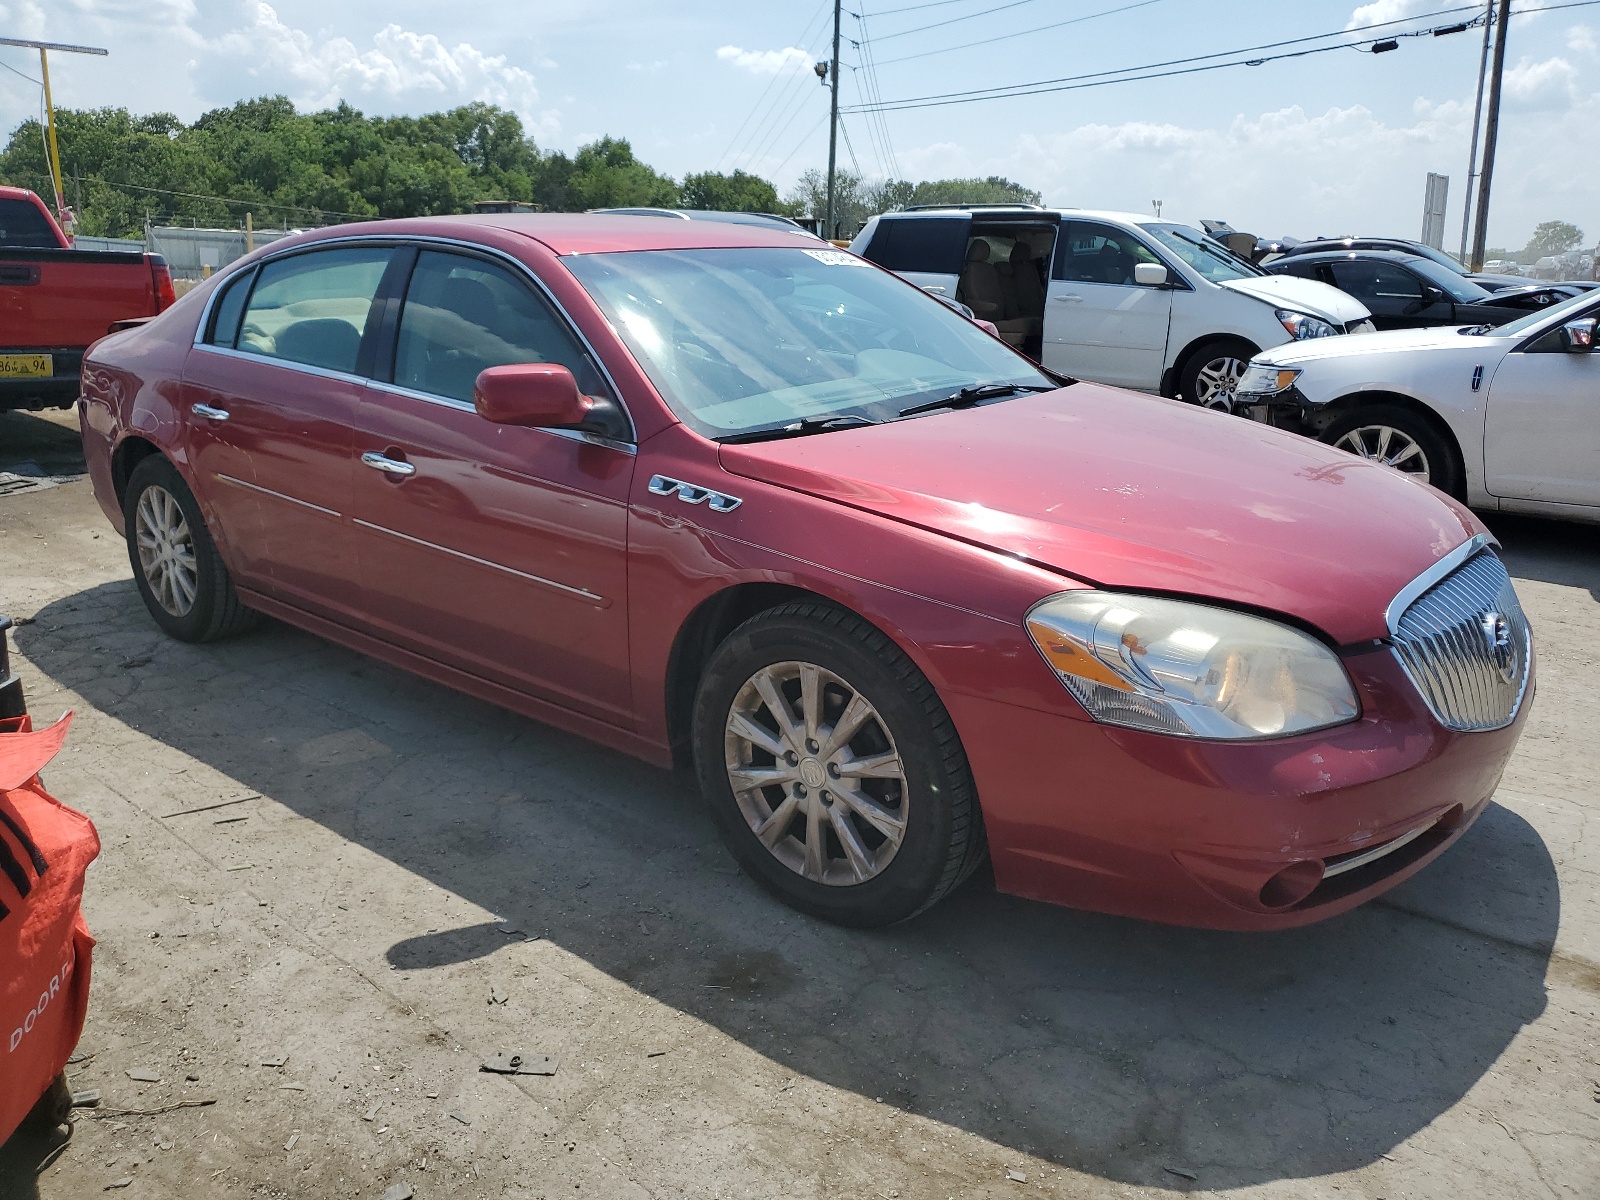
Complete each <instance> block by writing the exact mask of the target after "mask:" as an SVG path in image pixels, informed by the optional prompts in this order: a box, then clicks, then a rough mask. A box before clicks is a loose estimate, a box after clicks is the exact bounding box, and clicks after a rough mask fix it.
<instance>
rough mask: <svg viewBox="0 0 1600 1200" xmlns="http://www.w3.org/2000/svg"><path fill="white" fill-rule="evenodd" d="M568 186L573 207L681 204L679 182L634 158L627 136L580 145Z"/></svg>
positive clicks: (673, 205) (569, 201) (673, 206)
mask: <svg viewBox="0 0 1600 1200" xmlns="http://www.w3.org/2000/svg"><path fill="white" fill-rule="evenodd" d="M566 190H567V201H568V205H570V206H571V208H572V209H574V210H583V209H590V208H622V207H631V206H645V205H648V206H652V207H656V208H675V207H677V204H678V186H677V184H675V183H673V182H672V180H671V179H669V178H668V177H667V176H665V175H661V174H658V173H657V172H656V171H655V170H654V169H652V168H651V167H648V166H646V165H645V164H644V163H642V162H640V161H639V160H638V159H636V158H634V156H633V147H632V146H631V145H629V144H628V141H627V139H626V138H613V137H603V138H601V139H600V140H599V141H598V142H592V143H590V144H589V145H587V146H584V147H583V148H582V149H580V150H579V151H578V153H577V155H576V157H574V158H573V160H572V174H571V176H570V177H569V178H568V179H567V182H566ZM563 207H567V206H566V205H564V206H563Z"/></svg>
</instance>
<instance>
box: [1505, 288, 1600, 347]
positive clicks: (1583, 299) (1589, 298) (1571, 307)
mask: <svg viewBox="0 0 1600 1200" xmlns="http://www.w3.org/2000/svg"><path fill="white" fill-rule="evenodd" d="M1594 302H1595V299H1594V293H1593V292H1579V293H1578V294H1577V295H1576V296H1574V297H1572V299H1570V300H1563V301H1562V302H1561V303H1560V304H1554V305H1551V306H1550V307H1549V308H1545V309H1540V310H1539V311H1538V312H1531V313H1529V314H1528V315H1527V316H1525V317H1518V318H1517V319H1516V320H1515V321H1512V322H1510V323H1509V324H1506V325H1501V326H1500V327H1499V328H1498V329H1486V330H1484V333H1485V334H1486V335H1488V336H1490V337H1522V336H1523V335H1524V334H1527V333H1532V332H1533V331H1534V330H1535V329H1537V328H1539V327H1540V326H1542V325H1549V326H1550V327H1551V328H1554V327H1555V326H1557V325H1559V324H1561V323H1562V322H1563V321H1567V320H1571V319H1572V317H1573V315H1574V314H1575V313H1577V311H1578V310H1579V309H1581V308H1585V307H1588V306H1591V305H1593V304H1594ZM1583 315H1584V316H1597V315H1600V309H1596V311H1595V312H1592V313H1585V314H1583Z"/></svg>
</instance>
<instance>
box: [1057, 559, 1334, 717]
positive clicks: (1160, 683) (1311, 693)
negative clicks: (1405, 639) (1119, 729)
mask: <svg viewBox="0 0 1600 1200" xmlns="http://www.w3.org/2000/svg"><path fill="white" fill-rule="evenodd" d="M1026 624H1027V628H1028V633H1029V636H1031V637H1032V638H1033V642H1034V645H1036V646H1038V647H1039V652H1040V653H1041V654H1043V655H1044V658H1045V661H1046V662H1047V663H1049V664H1050V666H1051V667H1052V668H1053V669H1054V670H1055V673H1056V675H1057V677H1058V678H1060V680H1061V682H1062V683H1063V684H1065V685H1066V687H1067V690H1068V691H1070V692H1071V693H1072V694H1073V695H1074V696H1075V697H1077V699H1078V700H1079V702H1080V703H1082V704H1083V706H1084V707H1085V708H1087V709H1088V710H1089V713H1090V715H1092V716H1093V717H1094V718H1095V720H1097V721H1104V722H1105V723H1107V724H1109V725H1125V726H1127V727H1128V728H1130V729H1145V730H1150V731H1152V732H1155V733H1169V734H1178V735H1180V736H1184V737H1202V738H1225V739H1248V738H1269V737H1282V736H1285V735H1287V734H1291V733H1304V732H1305V731H1307V730H1310V729H1322V728H1324V727H1326V726H1329V725H1339V724H1342V723H1344V722H1346V721H1351V720H1354V719H1355V718H1356V717H1357V716H1358V715H1359V714H1360V711H1361V709H1360V705H1359V704H1358V703H1357V701H1356V694H1355V689H1354V688H1353V687H1352V686H1351V684H1350V676H1349V675H1348V674H1346V672H1345V669H1344V666H1343V665H1342V664H1341V663H1340V662H1339V660H1338V658H1337V657H1336V656H1335V655H1334V654H1333V652H1332V651H1331V650H1329V649H1328V648H1327V647H1326V646H1324V645H1323V644H1322V643H1321V642H1319V641H1317V640H1316V639H1315V638H1312V637H1309V636H1307V635H1306V634H1304V633H1301V632H1300V631H1299V630H1298V629H1291V628H1289V627H1288V626H1287V625H1280V624H1279V623H1278V622H1276V621H1268V620H1265V619H1263V618H1261V617H1252V616H1246V615H1245V614H1243V613H1236V612H1232V611H1230V610H1228V609H1223V608H1212V607H1211V606H1209V605H1204V604H1191V603H1187V602H1185V601H1179V600H1163V599H1160V598H1158V597H1154V596H1136V595H1129V594H1127V593H1121V592H1101V591H1077V592H1062V593H1061V594H1059V595H1056V596H1051V597H1049V598H1048V599H1045V600H1041V601H1040V602H1039V603H1038V604H1036V605H1034V606H1033V608H1032V609H1030V610H1029V612H1028V616H1027V621H1026Z"/></svg>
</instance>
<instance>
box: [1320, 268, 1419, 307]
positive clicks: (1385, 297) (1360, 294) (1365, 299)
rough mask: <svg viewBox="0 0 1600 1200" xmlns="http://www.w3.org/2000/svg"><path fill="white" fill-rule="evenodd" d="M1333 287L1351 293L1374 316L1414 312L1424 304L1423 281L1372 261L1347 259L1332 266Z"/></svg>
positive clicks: (1408, 272) (1401, 269)
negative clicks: (1373, 313)
mask: <svg viewBox="0 0 1600 1200" xmlns="http://www.w3.org/2000/svg"><path fill="white" fill-rule="evenodd" d="M1330 265H1331V267H1332V271H1333V283H1334V286H1335V287H1337V288H1339V289H1340V290H1341V291H1344V292H1348V293H1349V294H1350V295H1352V296H1354V297H1355V298H1356V299H1357V300H1359V301H1361V303H1363V304H1365V305H1366V306H1367V307H1368V308H1370V309H1371V310H1372V311H1373V312H1382V313H1400V312H1404V311H1405V310H1406V309H1407V308H1408V307H1409V308H1410V309H1411V311H1415V310H1416V308H1417V307H1420V306H1421V304H1422V281H1421V280H1419V279H1418V278H1417V277H1416V276H1415V275H1413V274H1412V273H1411V272H1410V271H1407V270H1406V269H1405V268H1404V267H1397V266H1395V265H1394V264H1393V263H1386V262H1374V261H1373V260H1371V259H1360V258H1357V259H1345V260H1343V261H1340V262H1335V263H1332V264H1330Z"/></svg>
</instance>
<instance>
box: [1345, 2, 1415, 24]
mask: <svg viewBox="0 0 1600 1200" xmlns="http://www.w3.org/2000/svg"><path fill="white" fill-rule="evenodd" d="M1436 7H1437V6H1436V5H1435V4H1433V3H1432V0H1373V3H1371V4H1363V5H1362V6H1361V7H1360V8H1358V9H1356V10H1355V12H1353V13H1351V14H1350V20H1349V21H1348V22H1346V24H1345V28H1346V29H1355V28H1357V27H1359V26H1364V25H1381V24H1382V23H1383V22H1385V21H1400V20H1404V19H1405V18H1406V17H1412V16H1415V15H1416V14H1418V13H1421V12H1430V11H1433V10H1435V9H1436Z"/></svg>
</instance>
